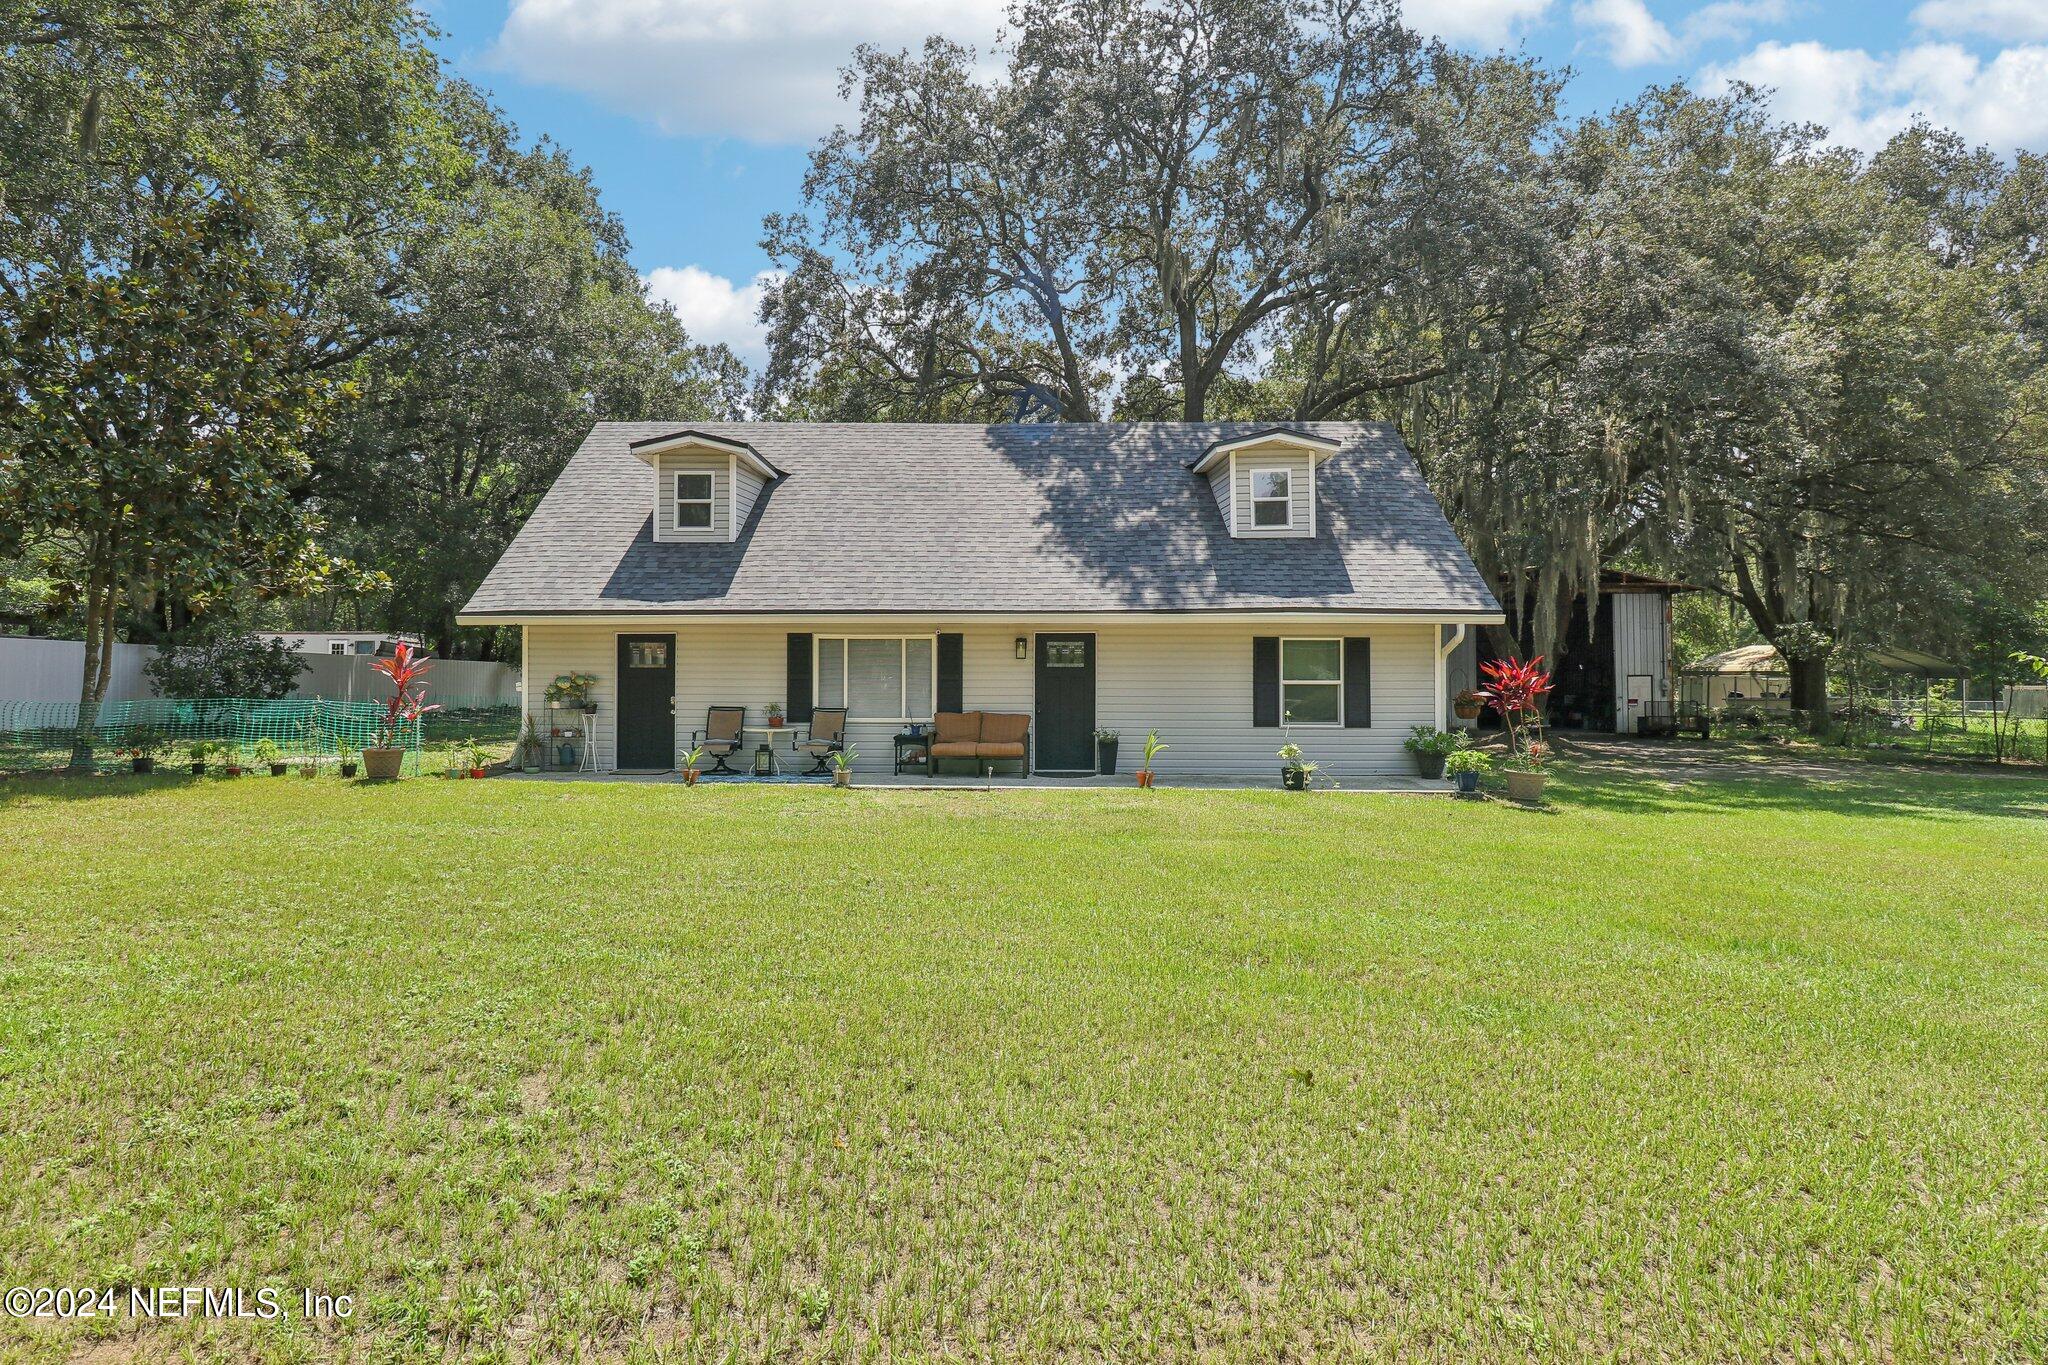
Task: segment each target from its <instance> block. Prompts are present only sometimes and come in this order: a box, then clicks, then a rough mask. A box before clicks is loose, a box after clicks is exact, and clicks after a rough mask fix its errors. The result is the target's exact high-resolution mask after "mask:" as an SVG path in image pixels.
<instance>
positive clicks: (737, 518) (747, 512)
mask: <svg viewBox="0 0 2048 1365" xmlns="http://www.w3.org/2000/svg"><path fill="white" fill-rule="evenodd" d="M736 469H737V473H736V474H735V476H734V479H733V497H732V524H733V526H734V528H735V530H734V535H735V537H737V535H738V533H739V532H740V531H744V530H745V529H746V526H747V518H748V517H750V516H752V515H754V503H755V501H756V500H758V499H759V498H760V496H761V476H760V475H759V474H756V473H755V472H754V471H753V470H751V469H747V468H744V467H738V466H736Z"/></svg>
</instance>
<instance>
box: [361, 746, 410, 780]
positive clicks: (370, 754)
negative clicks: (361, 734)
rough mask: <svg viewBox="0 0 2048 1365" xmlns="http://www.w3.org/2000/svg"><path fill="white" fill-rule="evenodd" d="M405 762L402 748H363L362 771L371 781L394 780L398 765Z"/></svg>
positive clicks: (396, 775)
mask: <svg viewBox="0 0 2048 1365" xmlns="http://www.w3.org/2000/svg"><path fill="white" fill-rule="evenodd" d="M403 762H405V750H403V749H376V748H371V749H365V750H363V771H364V772H365V773H366V774H367V775H368V776H369V779H370V780H371V781H372V782H394V781H396V780H397V779H398V765H399V764H401V763H403Z"/></svg>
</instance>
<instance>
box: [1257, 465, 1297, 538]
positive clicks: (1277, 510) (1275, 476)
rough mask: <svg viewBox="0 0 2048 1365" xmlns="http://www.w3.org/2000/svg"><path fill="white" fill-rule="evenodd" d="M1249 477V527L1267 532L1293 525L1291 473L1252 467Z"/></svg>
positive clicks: (1282, 529)
mask: <svg viewBox="0 0 2048 1365" xmlns="http://www.w3.org/2000/svg"><path fill="white" fill-rule="evenodd" d="M1251 476H1252V525H1254V526H1256V527H1258V528H1259V529H1261V530H1267V531H1285V530H1288V529H1289V528H1291V527H1292V526H1293V525H1294V494H1293V491H1292V490H1293V487H1294V482H1293V471H1292V470H1289V469H1286V468H1261V467H1254V468H1253V469H1252V471H1251Z"/></svg>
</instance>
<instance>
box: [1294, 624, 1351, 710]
mask: <svg viewBox="0 0 2048 1365" xmlns="http://www.w3.org/2000/svg"><path fill="white" fill-rule="evenodd" d="M1289 645H1335V646H1337V676H1336V678H1334V679H1331V678H1290V677H1288V676H1287V646H1289ZM1290 685H1291V686H1294V687H1334V688H1336V689H1337V719H1335V720H1289V719H1288V718H1287V689H1288V687H1289V686H1290ZM1280 723H1281V725H1283V726H1300V727H1301V728H1302V729H1304V730H1341V729H1343V728H1344V637H1343V636H1341V635H1336V636H1330V635H1283V636H1282V637H1280Z"/></svg>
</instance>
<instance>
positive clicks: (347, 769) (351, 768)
mask: <svg viewBox="0 0 2048 1365" xmlns="http://www.w3.org/2000/svg"><path fill="white" fill-rule="evenodd" d="M341 775H342V776H343V777H354V776H355V775H356V761H355V760H354V759H352V758H345V759H343V760H342V761H341Z"/></svg>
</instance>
